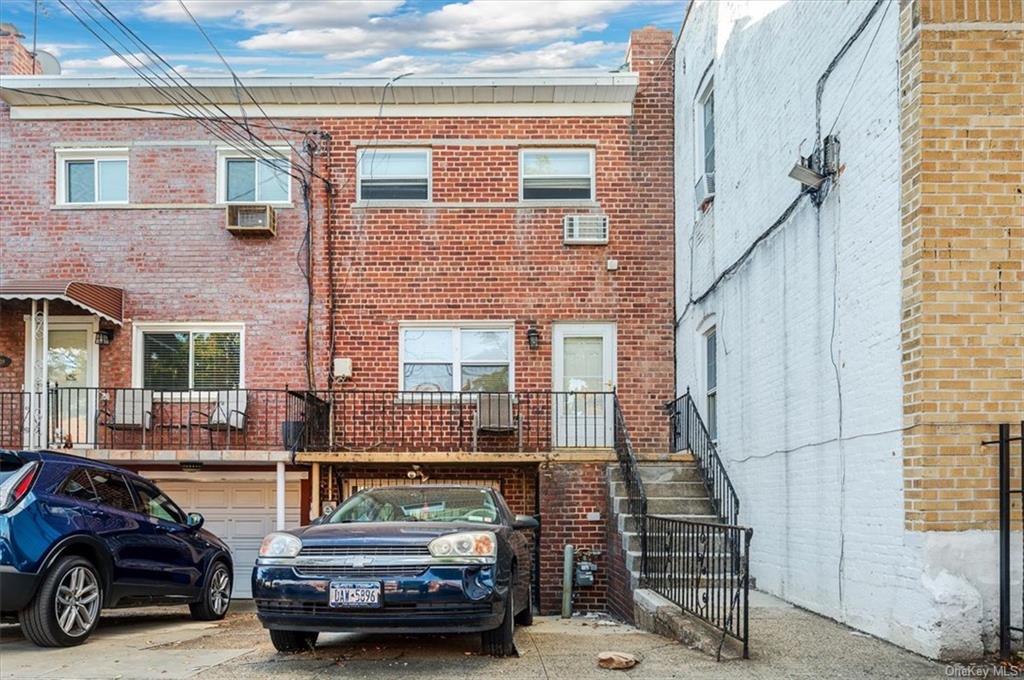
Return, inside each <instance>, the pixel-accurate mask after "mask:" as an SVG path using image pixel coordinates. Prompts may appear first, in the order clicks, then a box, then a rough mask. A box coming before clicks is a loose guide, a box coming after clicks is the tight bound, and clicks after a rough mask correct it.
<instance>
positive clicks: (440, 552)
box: [427, 531, 498, 560]
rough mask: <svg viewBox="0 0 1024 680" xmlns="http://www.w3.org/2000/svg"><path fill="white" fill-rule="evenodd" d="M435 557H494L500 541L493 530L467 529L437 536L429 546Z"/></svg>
mask: <svg viewBox="0 0 1024 680" xmlns="http://www.w3.org/2000/svg"><path fill="white" fill-rule="evenodd" d="M427 547H428V548H429V549H430V554H431V555H433V556H434V557H452V558H460V557H483V558H490V559H492V560H493V559H494V557H495V555H497V554H498V541H497V540H496V539H495V537H494V532H493V531H466V532H462V533H458V534H448V535H447V536H441V537H440V538H435V539H434V540H433V541H431V542H430V545H429V546H427Z"/></svg>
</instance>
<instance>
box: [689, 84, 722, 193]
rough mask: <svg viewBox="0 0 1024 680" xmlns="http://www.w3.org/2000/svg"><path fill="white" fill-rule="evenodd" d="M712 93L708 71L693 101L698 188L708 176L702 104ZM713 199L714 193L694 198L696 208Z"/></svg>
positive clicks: (696, 184) (716, 142) (716, 141)
mask: <svg viewBox="0 0 1024 680" xmlns="http://www.w3.org/2000/svg"><path fill="white" fill-rule="evenodd" d="M714 92H715V75H714V73H713V72H712V71H711V70H710V69H709V70H708V72H707V74H706V75H705V76H704V80H703V81H701V85H700V87H699V88H697V98H696V99H694V102H693V120H694V126H693V131H694V161H695V164H696V165H695V167H694V170H695V171H696V174H695V176H696V178H697V181H696V182H694V187H698V186H700V185H701V180H702V179H703V178H704V176H705V175H707V174H708V173H707V171H706V167H707V166H706V164H705V163H706V161H705V153H704V152H705V150H706V142H707V140H706V138H705V136H704V122H705V121H704V104H705V103H706V102H707V100H708V98H709V97H712V96H713V95H714ZM715 117H716V118H717V113H716V116H715ZM712 125H714V121H712ZM717 149H718V135H717V134H716V135H715V150H716V152H717ZM715 170H716V172H717V170H718V162H717V159H716V161H715ZM713 197H714V193H710V194H706V195H704V196H695V198H696V200H697V206H698V208H699V207H700V206H701V205H702V204H703V203H704V201H706V200H707V199H708V198H713Z"/></svg>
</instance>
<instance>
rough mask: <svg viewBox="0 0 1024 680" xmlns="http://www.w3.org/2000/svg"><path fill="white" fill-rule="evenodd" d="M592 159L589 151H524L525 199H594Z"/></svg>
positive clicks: (523, 180)
mask: <svg viewBox="0 0 1024 680" xmlns="http://www.w3.org/2000/svg"><path fill="white" fill-rule="evenodd" d="M591 158H592V156H591V151H590V150H588V149H581V150H544V149H531V150H527V151H523V154H522V169H521V170H522V182H523V199H524V200H545V199H546V200H553V199H572V200H588V199H592V198H593V197H594V196H593V168H592V163H591Z"/></svg>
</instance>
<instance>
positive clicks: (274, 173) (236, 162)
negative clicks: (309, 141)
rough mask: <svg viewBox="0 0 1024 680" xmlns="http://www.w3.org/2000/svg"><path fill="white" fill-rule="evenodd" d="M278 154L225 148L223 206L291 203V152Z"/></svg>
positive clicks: (219, 195)
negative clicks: (229, 204)
mask: <svg viewBox="0 0 1024 680" xmlns="http://www.w3.org/2000/svg"><path fill="white" fill-rule="evenodd" d="M276 151H277V152H278V153H276V154H272V155H271V154H269V152H267V153H264V152H262V151H260V152H256V151H239V150H237V149H221V150H220V151H219V152H218V154H217V156H218V158H217V162H218V172H217V174H218V181H217V200H218V202H220V203H290V202H291V186H292V182H291V161H290V160H288V159H289V154H290V153H291V150H290V149H276Z"/></svg>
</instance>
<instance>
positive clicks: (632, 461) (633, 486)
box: [613, 394, 647, 575]
mask: <svg viewBox="0 0 1024 680" xmlns="http://www.w3.org/2000/svg"><path fill="white" fill-rule="evenodd" d="M613 404H614V412H615V413H614V416H615V457H616V458H617V459H618V461H619V470H620V471H621V472H622V483H623V484H625V486H626V502H627V504H628V505H629V514H631V515H632V516H633V518H634V519H635V520H636V523H637V531H638V532H639V534H640V573H641V575H642V574H644V573H645V571H646V567H645V565H646V563H647V492H646V490H645V489H644V481H643V479H641V478H640V465H639V464H638V463H637V460H636V452H635V451H634V450H633V442H632V440H631V439H630V438H629V428H627V427H626V417H625V415H623V413H622V404H620V403H619V395H617V394H616V395H615V398H614V401H613Z"/></svg>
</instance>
